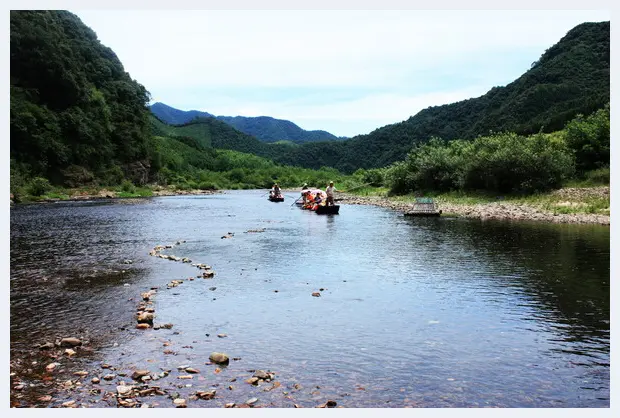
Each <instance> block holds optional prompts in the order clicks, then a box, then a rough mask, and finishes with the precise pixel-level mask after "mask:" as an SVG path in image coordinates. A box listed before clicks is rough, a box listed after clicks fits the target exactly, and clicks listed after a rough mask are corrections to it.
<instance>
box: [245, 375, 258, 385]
mask: <svg viewBox="0 0 620 418" xmlns="http://www.w3.org/2000/svg"><path fill="white" fill-rule="evenodd" d="M258 382H260V379H259V378H258V377H250V378H249V379H247V380H246V383H249V384H250V385H254V386H257V385H258Z"/></svg>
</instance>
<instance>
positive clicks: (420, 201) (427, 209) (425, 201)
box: [405, 197, 441, 217]
mask: <svg viewBox="0 0 620 418" xmlns="http://www.w3.org/2000/svg"><path fill="white" fill-rule="evenodd" d="M405 216H417V217H439V216H441V210H440V209H439V205H437V203H436V202H435V201H434V200H433V199H431V198H429V197H418V198H416V200H415V203H413V204H412V205H411V207H410V208H409V210H408V211H407V212H405Z"/></svg>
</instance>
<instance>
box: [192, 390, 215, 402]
mask: <svg viewBox="0 0 620 418" xmlns="http://www.w3.org/2000/svg"><path fill="white" fill-rule="evenodd" d="M196 396H197V397H198V398H199V399H205V400H209V399H213V398H215V390H208V391H204V392H202V391H199V392H196Z"/></svg>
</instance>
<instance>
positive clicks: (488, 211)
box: [336, 186, 610, 225]
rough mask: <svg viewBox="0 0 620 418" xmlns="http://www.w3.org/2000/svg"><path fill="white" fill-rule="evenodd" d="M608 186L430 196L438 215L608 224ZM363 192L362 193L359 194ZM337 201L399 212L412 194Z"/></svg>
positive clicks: (350, 197)
mask: <svg viewBox="0 0 620 418" xmlns="http://www.w3.org/2000/svg"><path fill="white" fill-rule="evenodd" d="M609 193H610V189H609V187H608V186H604V187H590V188H563V189H559V190H555V191H553V192H550V193H546V194H542V195H536V196H528V197H496V198H495V201H493V200H491V198H490V197H488V196H486V197H481V196H472V195H469V196H468V195H454V194H444V195H438V196H436V197H435V198H434V199H435V201H436V202H437V203H438V205H439V209H440V210H441V211H442V215H443V216H446V215H449V216H458V217H465V218H476V219H482V220H486V219H502V220H518V221H542V222H552V223H575V224H599V225H609V224H610V206H609V200H610V195H609ZM362 194H365V195H362ZM336 200H337V201H338V203H343V204H349V205H375V206H380V207H385V208H388V209H392V210H396V211H400V212H403V213H406V212H408V211H409V210H411V207H412V205H413V202H415V197H414V196H411V195H407V196H395V197H387V196H386V195H385V193H382V192H381V191H378V190H370V191H369V190H366V191H363V192H360V194H353V193H338V194H337V196H336Z"/></svg>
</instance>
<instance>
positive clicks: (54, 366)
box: [45, 363, 60, 372]
mask: <svg viewBox="0 0 620 418" xmlns="http://www.w3.org/2000/svg"><path fill="white" fill-rule="evenodd" d="M58 366H60V363H50V364H48V365H47V366H45V370H47V371H48V372H51V371H53V370H54V369H55V368H56V367H58Z"/></svg>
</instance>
